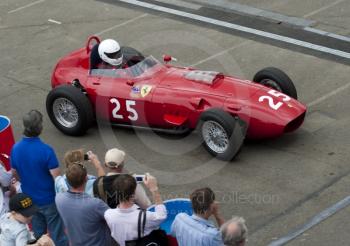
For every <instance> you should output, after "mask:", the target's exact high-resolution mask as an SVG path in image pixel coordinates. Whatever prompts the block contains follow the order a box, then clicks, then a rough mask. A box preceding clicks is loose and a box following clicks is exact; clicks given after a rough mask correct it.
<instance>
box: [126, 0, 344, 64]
mask: <svg viewBox="0 0 350 246" xmlns="http://www.w3.org/2000/svg"><path fill="white" fill-rule="evenodd" d="M119 1H120V2H124V3H128V4H132V5H137V6H140V7H144V8H148V9H153V10H157V11H160V12H165V13H169V14H173V15H177V16H182V17H186V18H189V19H193V20H197V21H201V22H204V23H208V24H212V25H216V26H221V27H226V28H229V29H232V30H237V31H241V32H246V33H250V34H254V35H257V36H261V37H264V38H269V39H273V40H277V41H281V42H284V43H288V44H293V45H297V46H300V47H304V48H307V49H311V50H315V51H319V52H322V53H327V54H331V55H335V56H339V57H342V58H346V59H350V53H347V52H344V51H341V50H336V49H331V48H328V47H325V46H321V45H317V44H313V43H309V42H305V41H302V40H298V39H294V38H289V37H285V36H281V35H278V34H274V33H270V32H265V31H261V30H257V29H253V28H249V27H245V26H240V25H236V24H233V23H229V22H226V21H220V20H216V19H212V18H209V17H205V16H201V15H196V14H192V13H188V12H184V11H180V10H175V9H171V8H166V7H162V6H159V5H155V4H151V3H146V2H141V1H138V0H119Z"/></svg>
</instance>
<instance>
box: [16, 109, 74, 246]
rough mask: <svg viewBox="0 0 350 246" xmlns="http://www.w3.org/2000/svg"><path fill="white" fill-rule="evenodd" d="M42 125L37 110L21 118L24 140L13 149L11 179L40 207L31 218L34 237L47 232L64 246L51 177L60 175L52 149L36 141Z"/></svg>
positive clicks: (64, 238)
mask: <svg viewBox="0 0 350 246" xmlns="http://www.w3.org/2000/svg"><path fill="white" fill-rule="evenodd" d="M42 123H43V117H42V114H41V113H40V112H39V111H37V110H31V111H30V112H29V113H27V114H26V115H25V116H24V117H23V125H24V132H23V134H24V137H23V139H22V140H21V141H19V142H18V143H16V144H15V145H14V146H13V148H12V151H11V167H12V172H13V175H14V177H16V178H17V179H19V180H20V181H21V189H22V191H23V192H24V193H26V194H27V195H29V196H30V197H31V198H32V199H33V202H34V204H36V205H37V206H38V207H39V211H38V212H37V213H36V214H35V215H34V216H33V219H32V226H33V231H34V236H35V238H40V237H41V236H42V235H44V234H46V233H47V230H48V231H49V233H50V236H51V237H52V239H53V241H54V242H55V245H56V246H61V245H64V246H65V245H68V240H67V237H66V235H65V233H64V228H63V223H62V220H61V218H60V216H59V214H58V212H57V208H56V205H55V186H54V178H55V177H57V176H58V175H60V173H61V172H60V169H59V165H58V160H57V157H56V154H55V152H54V150H53V149H52V148H51V147H50V146H49V145H47V144H45V143H44V142H42V141H41V140H40V138H39V135H40V134H41V132H42V129H43V124H42Z"/></svg>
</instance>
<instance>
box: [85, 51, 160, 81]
mask: <svg viewBox="0 0 350 246" xmlns="http://www.w3.org/2000/svg"><path fill="white" fill-rule="evenodd" d="M158 65H159V66H158ZM163 66H164V65H163V64H162V63H160V62H159V61H158V60H157V59H156V58H154V57H153V56H149V57H147V58H145V59H144V60H142V61H140V62H138V63H137V64H135V65H133V66H131V67H127V68H123V69H92V70H91V71H90V74H91V75H95V76H103V77H112V78H135V77H139V76H141V75H142V74H144V73H146V72H147V71H148V70H150V69H152V68H155V67H159V68H162V67H163Z"/></svg>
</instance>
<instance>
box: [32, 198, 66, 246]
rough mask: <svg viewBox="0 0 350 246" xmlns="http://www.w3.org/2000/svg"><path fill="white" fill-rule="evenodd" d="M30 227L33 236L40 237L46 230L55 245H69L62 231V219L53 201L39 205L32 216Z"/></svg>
mask: <svg viewBox="0 0 350 246" xmlns="http://www.w3.org/2000/svg"><path fill="white" fill-rule="evenodd" d="M32 227H33V232H34V237H35V238H40V237H41V236H42V235H44V234H46V233H47V231H48V232H49V233H50V237H51V238H52V240H53V241H54V243H55V245H56V246H68V245H69V243H68V239H67V236H66V234H65V233H64V225H63V221H62V219H61V217H60V215H59V214H58V211H57V208H56V204H55V203H52V204H49V205H45V206H40V207H39V212H37V213H36V214H35V215H34V216H33V219H32Z"/></svg>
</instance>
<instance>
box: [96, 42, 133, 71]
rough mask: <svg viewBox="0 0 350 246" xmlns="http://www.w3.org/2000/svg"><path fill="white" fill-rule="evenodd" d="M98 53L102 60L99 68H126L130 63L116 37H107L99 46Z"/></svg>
mask: <svg viewBox="0 0 350 246" xmlns="http://www.w3.org/2000/svg"><path fill="white" fill-rule="evenodd" d="M98 54H99V55H100V58H101V60H102V62H101V63H100V64H98V65H97V67H98V69H124V68H127V67H128V65H127V63H126V61H124V56H123V54H122V50H121V48H120V45H119V43H118V42H117V41H115V40H114V39H105V40H103V41H102V42H101V43H100V44H99V46H98Z"/></svg>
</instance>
